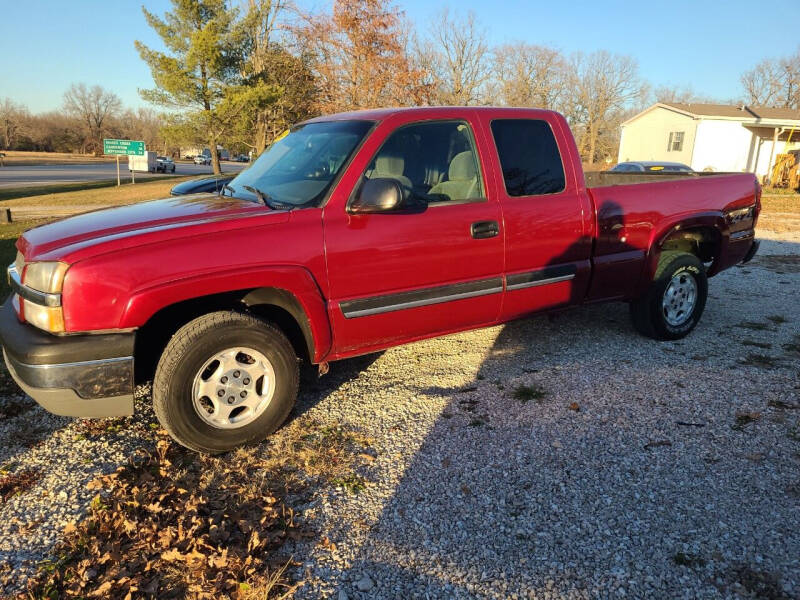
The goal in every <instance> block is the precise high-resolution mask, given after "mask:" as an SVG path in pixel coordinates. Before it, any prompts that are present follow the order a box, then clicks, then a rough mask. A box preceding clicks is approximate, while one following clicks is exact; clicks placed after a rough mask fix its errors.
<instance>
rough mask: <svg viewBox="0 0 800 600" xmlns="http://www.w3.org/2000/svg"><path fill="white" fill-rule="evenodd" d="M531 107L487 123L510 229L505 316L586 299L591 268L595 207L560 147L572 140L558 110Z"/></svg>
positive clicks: (506, 232)
mask: <svg viewBox="0 0 800 600" xmlns="http://www.w3.org/2000/svg"><path fill="white" fill-rule="evenodd" d="M531 112H532V111H524V112H522V111H521V112H520V113H518V114H519V115H520V116H519V117H517V116H516V115H515V114H514V113H511V114H509V113H508V112H504V113H501V114H502V117H500V118H491V117H487V118H486V120H485V122H484V127H485V128H486V130H487V131H488V132H489V136H490V137H491V139H492V141H493V143H494V147H495V151H496V153H495V156H494V159H495V160H496V161H497V163H496V168H495V169H493V171H494V173H496V175H497V177H496V180H495V185H496V189H497V197H498V198H499V201H500V207H501V210H502V213H503V223H504V228H505V278H506V291H505V295H504V299H503V307H502V310H501V319H504V320H505V319H513V318H516V317H520V316H524V315H526V314H529V313H531V312H534V311H538V310H543V309H548V308H555V307H559V306H562V305H567V304H575V303H577V302H580V301H581V300H582V299H583V298H584V296H585V294H586V289H587V287H588V283H589V277H590V274H591V268H590V257H591V247H592V245H591V236H590V232H591V221H590V220H591V218H592V212H591V206H590V204H589V199H588V197H586V195H585V193H579V190H578V189H577V185H576V178H575V176H574V172H573V167H572V164H571V163H569V162H567V161H565V160H563V159H562V156H561V152H560V150H559V148H569V147H570V146H573V144H572V140H571V138H566V135H569V132H568V131H567V132H565V131H564V130H563V129H562V127H561V123H560V122H559V120H557V119H555V116H554V114H553V113H548V112H542V113H540V114H541V118H533V117H531V116H530V113H531ZM573 147H574V146H573Z"/></svg>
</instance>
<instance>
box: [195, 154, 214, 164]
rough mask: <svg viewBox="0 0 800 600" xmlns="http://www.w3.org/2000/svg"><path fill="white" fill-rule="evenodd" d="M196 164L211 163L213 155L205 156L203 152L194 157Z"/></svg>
mask: <svg viewBox="0 0 800 600" xmlns="http://www.w3.org/2000/svg"><path fill="white" fill-rule="evenodd" d="M194 164H196V165H210V164H211V157H210V156H205V155H204V154H201V155H200V156H195V157H194Z"/></svg>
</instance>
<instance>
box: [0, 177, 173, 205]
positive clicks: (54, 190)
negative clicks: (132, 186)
mask: <svg viewBox="0 0 800 600" xmlns="http://www.w3.org/2000/svg"><path fill="white" fill-rule="evenodd" d="M166 177H169V176H168V175H165V176H164V177H158V178H157V179H164V178H166ZM154 179H156V178H154V177H151V178H150V179H147V180H146V181H153V180H154ZM123 183H124V184H127V183H128V182H127V181H123ZM114 185H117V180H116V179H114V180H111V179H109V180H107V181H82V182H75V183H54V184H49V185H31V186H24V187H18V188H0V201H2V200H14V199H16V198H29V197H31V196H43V195H45V194H61V193H63V192H76V191H81V190H96V189H98V188H107V187H111V186H114Z"/></svg>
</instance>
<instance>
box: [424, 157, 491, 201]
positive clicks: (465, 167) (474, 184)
mask: <svg viewBox="0 0 800 600" xmlns="http://www.w3.org/2000/svg"><path fill="white" fill-rule="evenodd" d="M428 193H429V194H441V195H443V196H447V197H448V199H450V200H467V199H470V198H477V197H478V195H479V192H478V172H477V171H476V170H475V156H474V154H473V153H472V151H471V150H465V151H464V152H459V153H458V154H456V155H455V156H454V157H453V160H451V161H450V166H449V167H448V169H447V181H442V182H441V183H437V184H436V185H435V186H433V187H432V188H431V189H430V191H429V192H428Z"/></svg>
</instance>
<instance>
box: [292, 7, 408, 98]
mask: <svg viewBox="0 0 800 600" xmlns="http://www.w3.org/2000/svg"><path fill="white" fill-rule="evenodd" d="M307 21H308V25H307V26H306V27H303V28H301V29H300V30H299V33H300V34H301V36H302V39H303V43H304V44H305V46H306V48H307V49H308V50H309V51H310V53H311V54H312V55H313V66H314V75H315V76H316V80H317V89H318V92H319V95H318V98H317V108H318V110H319V111H320V112H322V113H331V112H338V111H343V110H354V109H361V108H374V107H379V106H387V105H389V106H391V105H409V104H416V103H418V102H420V100H421V98H422V94H421V89H422V73H421V72H420V71H419V70H417V69H415V68H414V66H413V65H412V63H411V61H410V59H409V55H408V49H407V40H406V31H407V30H408V28H407V23H406V21H405V16H404V14H403V12H402V11H401V10H400V9H398V8H397V6H396V5H395V4H394V3H393V2H391V0H337V2H335V3H334V5H333V12H332V14H320V15H314V16H310V17H308V18H307Z"/></svg>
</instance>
